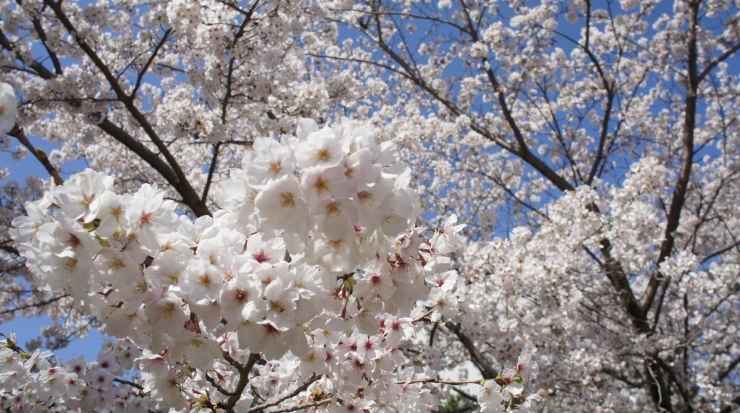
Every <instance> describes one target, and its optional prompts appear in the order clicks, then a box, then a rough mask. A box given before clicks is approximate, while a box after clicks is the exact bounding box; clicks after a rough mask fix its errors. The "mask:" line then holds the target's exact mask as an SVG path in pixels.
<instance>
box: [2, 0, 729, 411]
mask: <svg viewBox="0 0 740 413" xmlns="http://www.w3.org/2000/svg"><path fill="white" fill-rule="evenodd" d="M0 16H2V17H3V19H2V22H3V23H2V27H1V30H2V31H1V32H0V46H2V48H3V50H4V53H3V54H2V56H0V59H2V60H0V66H2V67H3V72H2V75H0V76H2V78H0V81H3V82H8V83H11V84H13V85H14V86H16V91H17V93H19V94H20V97H21V99H20V100H21V106H20V108H21V109H20V114H19V118H18V124H19V127H20V128H21V129H18V130H16V131H15V134H16V135H19V133H21V131H25V132H27V133H29V134H34V135H38V136H42V137H45V138H48V139H51V140H55V141H58V142H60V143H61V146H62V148H61V152H60V153H61V156H58V157H57V158H54V157H52V158H53V159H52V160H57V159H58V158H64V159H74V158H83V159H86V160H87V161H88V162H89V164H90V165H91V167H93V168H94V169H98V170H104V171H105V172H106V173H108V174H110V175H112V176H113V177H114V178H115V181H116V185H117V186H118V188H119V190H121V191H135V190H137V189H138V188H139V187H141V185H143V184H145V183H158V184H160V187H161V188H163V189H164V190H165V191H166V194H167V197H168V198H171V199H173V200H175V201H176V202H178V203H179V205H181V208H182V209H183V210H187V211H189V213H190V214H192V215H193V216H204V215H209V214H210V213H211V212H212V211H213V208H214V204H213V199H214V198H213V191H212V187H213V185H214V184H215V183H216V182H220V181H222V180H224V179H225V178H226V177H227V174H226V172H227V171H228V170H229V169H231V168H234V167H239V166H240V165H241V160H242V158H243V157H244V154H245V153H246V152H247V151H249V146H250V145H251V143H252V142H253V141H254V139H255V138H256V137H259V136H268V135H270V136H273V135H279V134H284V133H286V132H292V131H293V130H294V125H295V123H294V122H295V119H296V117H297V116H308V117H313V118H314V119H316V120H319V121H321V120H323V119H326V118H327V117H328V113H331V112H330V111H328V110H327V109H326V108H329V107H333V106H335V105H336V106H339V107H342V108H343V109H344V110H345V113H346V114H348V115H351V116H353V117H356V118H364V119H368V120H370V121H371V122H372V123H373V125H374V126H375V128H377V129H378V130H379V131H380V136H381V138H382V139H393V140H394V141H395V142H397V143H400V144H402V145H403V149H402V151H403V154H404V158H405V159H406V160H407V161H408V163H409V164H410V165H412V166H413V170H414V171H415V175H414V180H415V181H416V182H418V183H419V186H420V189H421V190H422V191H423V196H424V200H425V204H426V206H428V207H431V208H432V209H433V210H434V212H435V214H433V217H432V218H430V220H431V221H432V222H435V223H436V222H437V221H438V220H439V219H440V218H437V217H445V216H447V215H449V213H450V212H455V213H457V214H458V215H460V216H464V217H467V219H465V222H467V223H468V224H469V225H468V227H467V228H466V230H465V234H466V235H467V237H468V240H469V243H470V245H469V248H467V250H466V251H465V253H464V254H460V255H458V256H457V258H456V259H455V260H454V265H455V267H456V268H457V269H458V270H459V271H460V274H461V276H462V278H464V279H465V280H466V281H465V293H464V294H463V295H459V296H458V298H459V299H460V300H461V301H462V302H461V303H457V302H453V303H452V304H451V305H449V306H447V307H444V309H445V311H440V314H444V318H442V319H438V318H436V317H435V318H433V320H434V322H430V323H429V324H428V331H427V333H428V334H427V335H426V336H425V337H423V340H421V341H417V343H416V344H415V345H414V346H410V345H409V349H410V351H415V352H417V353H415V354H418V355H419V358H418V360H431V359H434V364H435V366H440V367H441V368H449V369H455V368H457V367H459V366H461V365H465V364H464V363H466V362H472V364H473V365H474V366H475V369H476V370H477V373H474V374H480V376H482V377H483V378H484V379H489V380H491V379H495V378H498V379H499V380H501V379H502V377H503V376H502V375H503V373H504V370H503V367H504V366H507V365H511V364H513V363H514V362H515V359H516V357H517V356H519V354H520V350H521V349H522V347H523V346H524V344H525V343H531V344H533V345H534V346H535V347H536V348H537V352H536V353H535V355H534V356H533V357H534V359H535V360H537V362H538V363H539V364H540V366H541V367H542V370H543V371H542V373H541V374H540V376H539V377H538V379H537V380H538V383H539V387H540V388H541V390H540V392H541V395H542V396H543V397H544V398H545V401H544V403H542V404H541V405H540V408H541V409H542V410H545V411H561V410H568V411H574V410H575V411H591V410H595V409H597V408H601V409H604V410H612V411H644V410H645V409H646V406H652V408H653V409H654V410H656V411H671V412H684V411H686V412H691V411H703V410H719V411H726V412H729V411H731V410H732V408H733V407H732V406H733V403H734V404H735V405H736V404H737V403H738V402H739V401H740V399H738V398H739V397H740V377H739V376H738V371H737V366H738V364H740V348H738V344H737V343H738V342H739V341H740V340H738V331H737V328H736V327H735V326H734V323H736V320H737V319H738V310H739V308H738V300H737V294H738V293H739V292H740V283H738V267H737V265H738V262H737V261H738V258H739V257H738V252H740V250H739V248H740V246H739V245H738V241H737V238H736V234H737V231H738V227H737V225H738V224H737V219H736V216H737V212H736V211H735V208H734V200H735V199H737V192H738V181H737V172H738V170H737V168H738V166H737V165H738V162H737V153H738V151H737V149H738V148H737V146H738V143H737V139H738V133H737V116H738V114H737V111H736V106H737V93H738V90H737V85H738V76H737V69H736V65H733V62H734V61H735V59H736V57H735V54H736V52H737V50H738V49H740V30H739V29H740V27H738V24H739V23H738V9H737V6H736V5H735V4H734V3H732V2H719V1H706V2H700V1H676V2H675V3H673V4H664V3H659V2H639V3H638V2H632V1H622V2H619V3H617V2H613V1H607V2H598V3H597V2H590V1H587V0H586V1H568V2H555V1H543V2H542V3H526V2H521V1H508V2H490V1H487V2H482V1H481V2H478V1H458V2H450V1H444V0H443V1H441V2H439V3H424V2H416V1H407V2H404V1H398V2H396V1H394V2H390V1H387V2H386V1H380V0H378V1H369V2H366V1H359V2H357V3H348V2H335V1H315V2H289V3H288V2H254V3H252V2H248V3H246V4H242V3H237V2H228V1H224V2H208V3H202V4H201V7H196V6H195V4H194V3H192V2H188V1H172V2H167V3H166V5H162V4H158V3H157V2H114V3H109V2H105V1H101V2H98V3H95V4H88V5H84V6H82V5H79V4H75V3H70V2H54V1H52V0H44V1H27V0H25V1H23V2H20V1H19V2H17V3H15V4H12V3H9V2H7V3H3V4H2V5H0ZM19 136H20V135H19ZM430 216H431V215H426V216H425V217H430ZM434 226H435V227H437V226H441V225H434ZM445 226H446V225H445ZM437 247H439V246H438V245H430V246H429V248H428V251H426V252H424V254H428V256H427V257H431V256H434V254H435V251H434V249H435V248H437ZM11 259H13V258H12V256H11ZM438 282H440V285H445V280H443V279H439V280H438ZM55 297H58V296H49V295H39V296H38V297H36V298H35V300H37V301H36V302H37V303H38V302H44V301H49V300H53V299H54V298H55ZM463 297H464V299H463ZM13 300H15V299H13ZM16 301H17V300H16ZM442 301H444V300H442ZM453 301H454V300H453ZM430 303H431V302H430ZM12 305H16V304H13V302H12V301H8V304H7V306H8V307H6V308H7V309H12V308H11V307H10V306H12ZM429 307H430V308H434V305H431V304H430V305H429ZM442 307H443V306H440V310H441V309H442ZM526 360H527V357H526V356H525V357H524V358H523V359H521V360H519V361H516V364H519V362H520V361H521V362H525V361H526ZM249 366H250V367H252V366H254V363H252V364H250V365H249ZM247 373H248V372H247ZM488 389H489V390H491V387H489V388H488ZM304 390H305V389H304ZM459 394H463V395H465V394H467V393H466V392H465V390H463V389H460V393H459ZM482 394H483V395H485V394H488V395H492V394H497V393H496V392H490V391H489V393H485V391H484V392H483V393H482ZM469 398H470V399H476V397H469ZM467 401H468V402H470V404H469V405H468V404H466V405H464V406H463V407H464V408H471V409H473V408H477V407H476V406H478V407H481V408H482V409H484V410H486V409H495V408H497V407H499V408H500V407H501V406H500V405H497V404H496V402H495V401H494V402H491V401H490V400H488V399H486V398H485V397H484V398H483V399H481V398H478V399H477V400H467ZM477 402H480V405H477V404H476V403H477ZM232 406H233V404H232Z"/></svg>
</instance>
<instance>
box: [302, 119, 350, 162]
mask: <svg viewBox="0 0 740 413" xmlns="http://www.w3.org/2000/svg"><path fill="white" fill-rule="evenodd" d="M295 157H296V160H297V161H298V166H299V167H300V168H308V167H311V166H332V165H337V164H338V163H339V162H341V161H342V159H343V158H344V153H343V151H342V146H341V144H340V143H339V141H338V140H337V139H336V137H335V135H334V131H333V130H332V129H331V128H328V127H325V128H324V129H321V130H318V131H315V132H311V133H310V134H309V135H308V136H307V137H306V139H305V140H304V141H303V142H300V143H299V144H298V145H297V146H296V148H295Z"/></svg>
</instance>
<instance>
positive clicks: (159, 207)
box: [10, 119, 526, 411]
mask: <svg viewBox="0 0 740 413" xmlns="http://www.w3.org/2000/svg"><path fill="white" fill-rule="evenodd" d="M253 149H254V150H253V151H252V152H250V153H249V155H248V156H247V157H246V158H245V159H244V160H243V163H242V168H241V169H234V170H232V171H231V174H230V178H229V179H227V180H224V181H222V182H219V183H218V184H217V188H216V202H217V204H218V206H219V207H220V209H219V210H218V211H217V212H215V213H214V214H213V216H203V217H200V218H198V219H195V220H192V219H191V218H189V217H188V216H187V215H185V214H182V213H180V211H179V210H178V208H177V205H176V203H175V202H174V201H172V200H167V199H164V193H163V192H162V191H160V190H159V189H158V188H157V187H156V186H154V185H149V184H144V185H141V187H140V188H139V190H138V191H137V192H136V193H133V194H125V195H118V194H116V193H115V192H114V191H113V188H114V182H113V178H112V177H110V176H108V175H106V174H104V173H99V172H95V171H93V170H90V169H88V170H85V171H84V172H82V173H80V174H77V175H74V176H73V177H71V178H70V179H69V180H68V181H67V182H65V183H64V184H63V185H59V186H56V187H54V188H52V189H51V190H50V191H49V192H47V193H46V194H45V196H44V197H43V198H42V199H39V200H38V201H35V202H29V203H27V205H26V210H27V213H28V216H26V217H19V218H16V219H15V220H14V222H13V227H14V228H13V229H12V231H11V235H12V236H13V238H14V240H15V241H16V242H17V243H19V244H20V251H21V254H22V255H23V256H24V257H25V258H26V259H27V265H28V266H29V268H30V269H31V271H32V272H33V273H34V274H35V275H36V276H37V277H38V278H39V279H40V280H41V282H42V285H43V286H45V288H48V289H60V290H61V289H66V290H68V291H69V292H70V294H71V295H72V296H73V297H74V300H75V302H76V304H77V305H79V306H80V307H82V308H83V309H85V310H86V311H88V312H89V313H90V314H92V315H93V316H95V317H97V319H98V320H100V321H101V322H102V323H103V324H104V326H105V330H106V332H107V333H108V334H110V335H113V336H115V337H118V338H119V339H126V340H130V342H131V343H133V345H135V346H136V347H137V348H138V349H140V350H139V351H141V354H142V356H141V357H140V358H138V359H137V360H136V361H137V363H138V368H139V371H140V372H141V380H142V384H141V385H140V386H141V389H142V391H143V392H144V393H145V394H147V395H148V396H150V397H152V400H154V401H153V402H152V403H153V404H156V407H157V408H177V409H184V408H188V407H189V408H205V407H214V406H217V407H220V408H226V409H232V408H237V410H239V411H241V410H243V409H246V408H247V407H249V406H251V405H253V404H254V403H257V402H256V401H255V400H259V399H261V400H269V399H271V398H277V397H278V396H279V395H281V394H283V393H285V392H287V391H290V390H291V389H293V388H295V387H296V385H295V384H294V383H295V382H296V381H297V380H296V378H297V377H301V378H300V379H298V382H299V383H304V384H303V385H302V387H298V389H297V390H293V393H291V394H292V395H291V396H290V397H284V398H282V399H278V402H277V403H276V404H280V402H285V403H286V404H287V405H290V404H291V403H293V404H296V403H297V404H298V407H296V409H299V408H301V407H300V406H301V405H305V406H307V407H308V406H318V405H322V406H325V407H326V408H330V409H332V410H336V411H357V410H358V409H366V408H380V407H381V406H383V405H387V406H394V407H395V408H401V409H402V410H403V411H430V410H431V409H433V408H435V406H437V405H438V404H439V402H440V398H441V397H444V395H445V393H444V392H445V390H444V389H443V388H442V387H441V385H440V384H438V382H439V380H437V377H438V371H437V369H438V367H439V366H435V365H434V363H433V362H432V361H431V360H432V358H431V357H427V358H424V357H418V356H414V357H413V358H409V357H408V356H409V354H407V352H405V351H404V347H403V343H404V342H409V340H412V339H414V335H415V332H416V330H417V327H416V326H417V325H418V324H421V323H423V322H427V321H429V322H437V321H439V320H440V319H441V318H442V317H447V318H454V317H456V315H457V313H458V312H459V306H460V305H461V303H462V302H463V301H464V300H465V294H466V290H467V288H466V286H465V282H464V280H463V278H462V277H458V274H457V272H456V271H455V270H452V269H451V260H450V257H449V254H450V253H452V252H454V251H456V250H458V249H459V248H460V247H461V246H462V239H461V238H459V237H458V236H457V233H458V232H459V231H460V230H461V229H462V228H463V227H464V225H456V222H457V218H456V217H455V216H454V215H453V216H451V217H449V218H448V219H447V220H446V221H445V223H444V225H443V226H442V227H441V228H439V229H436V230H434V231H426V230H425V229H423V228H417V227H415V222H416V219H417V217H418V215H419V213H420V212H421V206H420V205H421V204H420V200H419V197H418V195H417V193H416V192H415V191H414V190H413V189H411V188H410V187H409V183H410V176H411V174H410V171H409V170H408V168H405V167H404V166H403V165H402V164H400V163H399V162H398V160H397V156H396V154H395V150H394V147H393V144H392V143H390V142H383V143H378V142H376V140H375V138H374V137H373V134H372V131H371V130H370V129H368V128H365V127H358V126H355V125H352V123H351V122H350V121H349V120H346V119H343V120H342V121H341V123H340V124H338V125H335V126H334V127H324V128H319V126H318V125H317V124H316V123H315V122H314V121H312V120H302V121H300V122H299V127H298V131H297V136H295V137H283V138H282V139H281V140H280V141H278V140H275V139H270V138H262V139H257V140H256V141H255V142H254V145H253ZM425 360H426V361H425ZM525 364H526V363H523V364H522V365H525ZM253 367H254V368H255V369H257V370H258V371H259V375H258V376H257V377H255V378H254V379H252V381H251V389H252V390H251V391H245V390H244V389H245V386H246V383H247V380H248V377H249V374H250V370H251V369H252V368H253ZM514 376H516V377H517V379H516V380H513V378H514ZM507 377H508V379H507ZM523 377H524V376H523V375H521V374H519V373H517V375H512V374H509V375H508V376H507V375H503V376H502V377H501V378H500V380H499V381H500V383H499V382H496V383H498V384H496V385H497V386H499V389H500V390H496V391H493V390H494V387H495V386H493V387H491V386H492V385H490V384H487V386H488V387H485V392H484V396H482V397H483V398H484V399H485V400H489V401H488V402H485V403H488V405H490V406H494V405H495V406H494V407H495V408H499V407H500V408H505V407H506V406H515V405H518V404H521V401H522V400H523V399H522V398H521V396H522V395H521V391H520V390H521V386H519V383H520V382H522V381H523V379H522V378H523ZM39 380H40V379H39ZM501 386H503V387H501ZM204 389H207V390H204ZM517 389H519V390H517ZM301 390H303V392H301ZM496 392H498V393H501V396H499V399H500V398H501V397H504V398H506V395H507V394H508V395H509V396H510V397H509V399H508V400H509V404H508V405H504V404H502V403H500V402H499V403H498V404H496V402H494V403H493V404H491V402H490V400H491V397H494V396H492V395H491V394H494V393H496ZM507 392H508V393H507ZM10 393H11V394H10V395H11V396H14V395H15V393H13V392H12V391H11V392H10ZM99 393H100V395H101V403H102V402H105V403H107V405H109V406H114V405H115V404H116V403H117V400H118V399H120V398H119V397H118V396H117V395H116V394H109V393H106V392H99ZM291 397H292V398H293V399H292V400H289V399H290V398H291ZM296 397H297V399H296ZM286 400H288V401H286ZM496 400H498V399H496ZM399 406H401V407H399ZM495 408H490V409H488V410H489V411H495V410H496V409H495Z"/></svg>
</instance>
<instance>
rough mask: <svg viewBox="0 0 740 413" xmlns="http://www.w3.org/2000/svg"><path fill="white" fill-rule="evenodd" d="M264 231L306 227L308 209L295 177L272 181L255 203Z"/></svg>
mask: <svg viewBox="0 0 740 413" xmlns="http://www.w3.org/2000/svg"><path fill="white" fill-rule="evenodd" d="M254 203H255V206H256V207H257V210H258V214H259V217H260V227H261V228H262V229H265V230H267V229H280V230H282V229H288V228H294V227H295V226H296V225H301V224H302V225H301V226H302V227H305V224H306V221H307V220H308V208H307V207H306V201H304V200H303V194H302V193H301V188H300V186H298V182H297V181H296V179H295V178H294V177H293V176H285V177H283V178H281V179H278V180H276V181H272V182H271V183H270V184H268V185H267V187H265V189H264V190H263V191H262V192H260V194H259V195H257V199H255V201H254Z"/></svg>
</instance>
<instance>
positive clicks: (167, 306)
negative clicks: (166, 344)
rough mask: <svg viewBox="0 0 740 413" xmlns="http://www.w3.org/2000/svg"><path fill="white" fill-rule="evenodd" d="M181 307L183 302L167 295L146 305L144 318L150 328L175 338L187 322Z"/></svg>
mask: <svg viewBox="0 0 740 413" xmlns="http://www.w3.org/2000/svg"><path fill="white" fill-rule="evenodd" d="M182 306H183V302H182V300H181V299H180V298H179V297H177V296H174V295H172V294H168V295H166V296H164V297H162V298H160V299H158V300H156V301H151V302H149V303H148V304H147V305H146V309H145V312H146V317H147V319H148V320H149V324H151V326H152V327H154V328H155V329H157V330H159V331H162V332H164V333H167V334H169V335H170V336H173V337H176V336H177V335H179V334H180V333H181V332H182V331H183V329H184V326H185V322H186V321H188V317H187V316H186V315H185V312H184V311H183V310H182Z"/></svg>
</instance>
